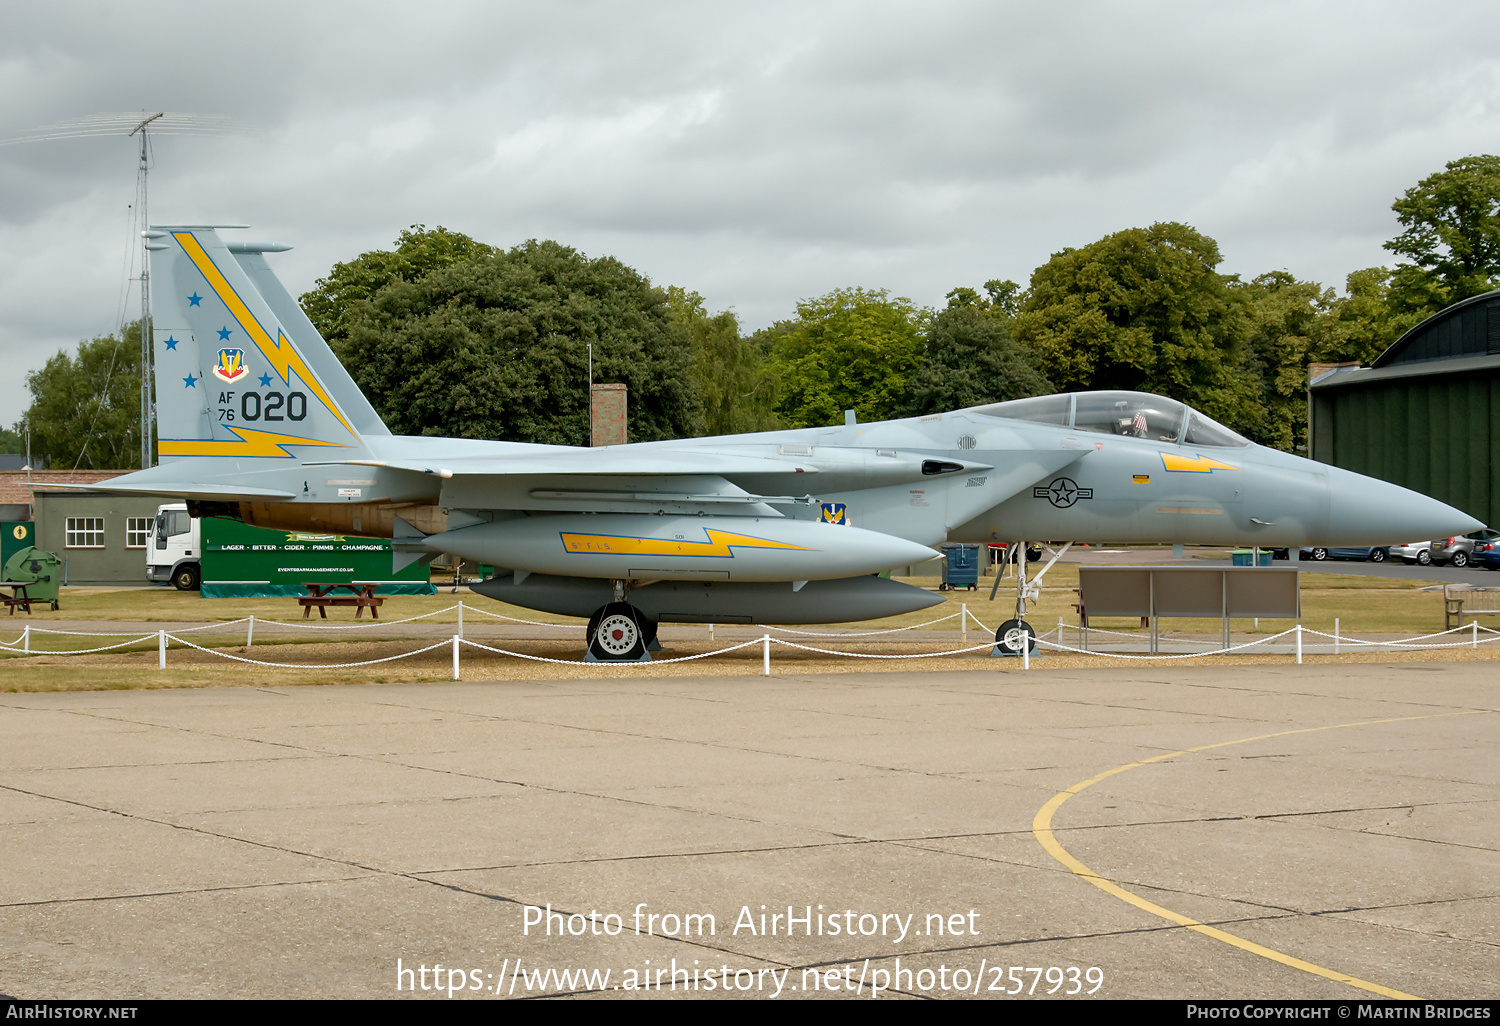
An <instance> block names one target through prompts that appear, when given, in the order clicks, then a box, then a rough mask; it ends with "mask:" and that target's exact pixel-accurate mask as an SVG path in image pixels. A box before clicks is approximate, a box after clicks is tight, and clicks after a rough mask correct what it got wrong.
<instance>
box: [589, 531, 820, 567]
mask: <svg viewBox="0 0 1500 1026" xmlns="http://www.w3.org/2000/svg"><path fill="white" fill-rule="evenodd" d="M704 533H705V534H707V535H708V541H706V542H700V541H680V540H678V539H675V538H674V539H667V538H622V537H619V536H618V535H612V534H570V533H568V532H566V531H564V532H562V542H563V548H564V549H565V550H566V551H568V552H579V553H589V554H592V555H604V556H725V557H728V558H730V559H733V558H734V553H733V552H730V551H729V550H730V548H731V547H734V548H741V549H796V550H798V551H802V552H806V551H809V550H808V548H807V546H805V545H790V544H787V543H786V542H775V541H767V540H766V539H765V538H752V537H750V536H749V535H746V534H731V533H730V532H728V531H716V530H714V529H713V528H711V527H710V528H706V529H705V530H704Z"/></svg>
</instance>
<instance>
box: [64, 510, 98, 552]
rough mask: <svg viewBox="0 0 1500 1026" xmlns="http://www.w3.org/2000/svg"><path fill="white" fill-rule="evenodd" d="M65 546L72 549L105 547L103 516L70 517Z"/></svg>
mask: <svg viewBox="0 0 1500 1026" xmlns="http://www.w3.org/2000/svg"><path fill="white" fill-rule="evenodd" d="M67 519H68V522H67V537H66V539H65V540H64V546H65V547H66V548H70V549H102V548H104V518H103V517H68V518H67Z"/></svg>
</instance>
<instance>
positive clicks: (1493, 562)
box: [1469, 539, 1500, 570]
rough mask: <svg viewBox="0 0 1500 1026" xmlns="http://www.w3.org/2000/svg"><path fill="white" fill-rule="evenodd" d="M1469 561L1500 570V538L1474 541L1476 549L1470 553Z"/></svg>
mask: <svg viewBox="0 0 1500 1026" xmlns="http://www.w3.org/2000/svg"><path fill="white" fill-rule="evenodd" d="M1469 562H1470V563H1472V564H1473V565H1474V566H1482V567H1484V568H1485V569H1486V570H1500V539H1496V540H1494V541H1478V540H1476V541H1475V542H1474V551H1473V552H1470V553H1469Z"/></svg>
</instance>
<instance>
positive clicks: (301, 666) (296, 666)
mask: <svg viewBox="0 0 1500 1026" xmlns="http://www.w3.org/2000/svg"><path fill="white" fill-rule="evenodd" d="M163 638H164V639H165V640H167V641H176V642H178V643H180V644H183V645H186V646H187V647H188V648H196V649H197V650H198V651H199V652H207V653H208V654H209V655H212V656H218V657H219V658H220V659H233V660H234V661H235V662H237V663H251V664H253V665H255V666H274V667H277V668H279V669H283V670H343V669H347V668H348V667H351V666H373V665H375V664H376V663H389V662H392V661H393V660H396V659H405V658H407V657H408V656H414V655H421V654H422V653H423V652H431V651H432V650H433V649H435V648H442V647H443V646H445V645H447V644H449V640H448V639H444V640H443V641H439V642H438V643H437V644H435V645H428V646H427V647H426V648H419V649H417V650H416V651H414V652H401V653H399V654H397V655H391V656H382V657H381V658H379V659H365V660H363V661H361V662H357V663H272V662H268V661H266V660H264V659H249V658H247V657H245V656H237V655H235V654H234V653H232V652H220V651H219V650H218V649H213V648H204V647H203V646H202V645H195V644H193V643H192V642H191V641H188V640H186V639H185V638H179V637H177V636H176V635H173V634H166V633H165V632H163ZM162 652H163V659H165V652H166V650H165V649H163V650H162ZM162 665H163V666H165V662H163V664H162Z"/></svg>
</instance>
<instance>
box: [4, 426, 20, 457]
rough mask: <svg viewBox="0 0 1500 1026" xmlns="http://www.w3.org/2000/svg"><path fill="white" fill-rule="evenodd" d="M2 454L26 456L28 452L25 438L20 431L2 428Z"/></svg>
mask: <svg viewBox="0 0 1500 1026" xmlns="http://www.w3.org/2000/svg"><path fill="white" fill-rule="evenodd" d="M17 427H20V425H17ZM0 452H4V453H16V454H20V455H24V454H25V452H26V438H25V436H24V435H22V434H21V432H20V431H19V430H17V431H12V430H11V429H10V428H4V427H0Z"/></svg>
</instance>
